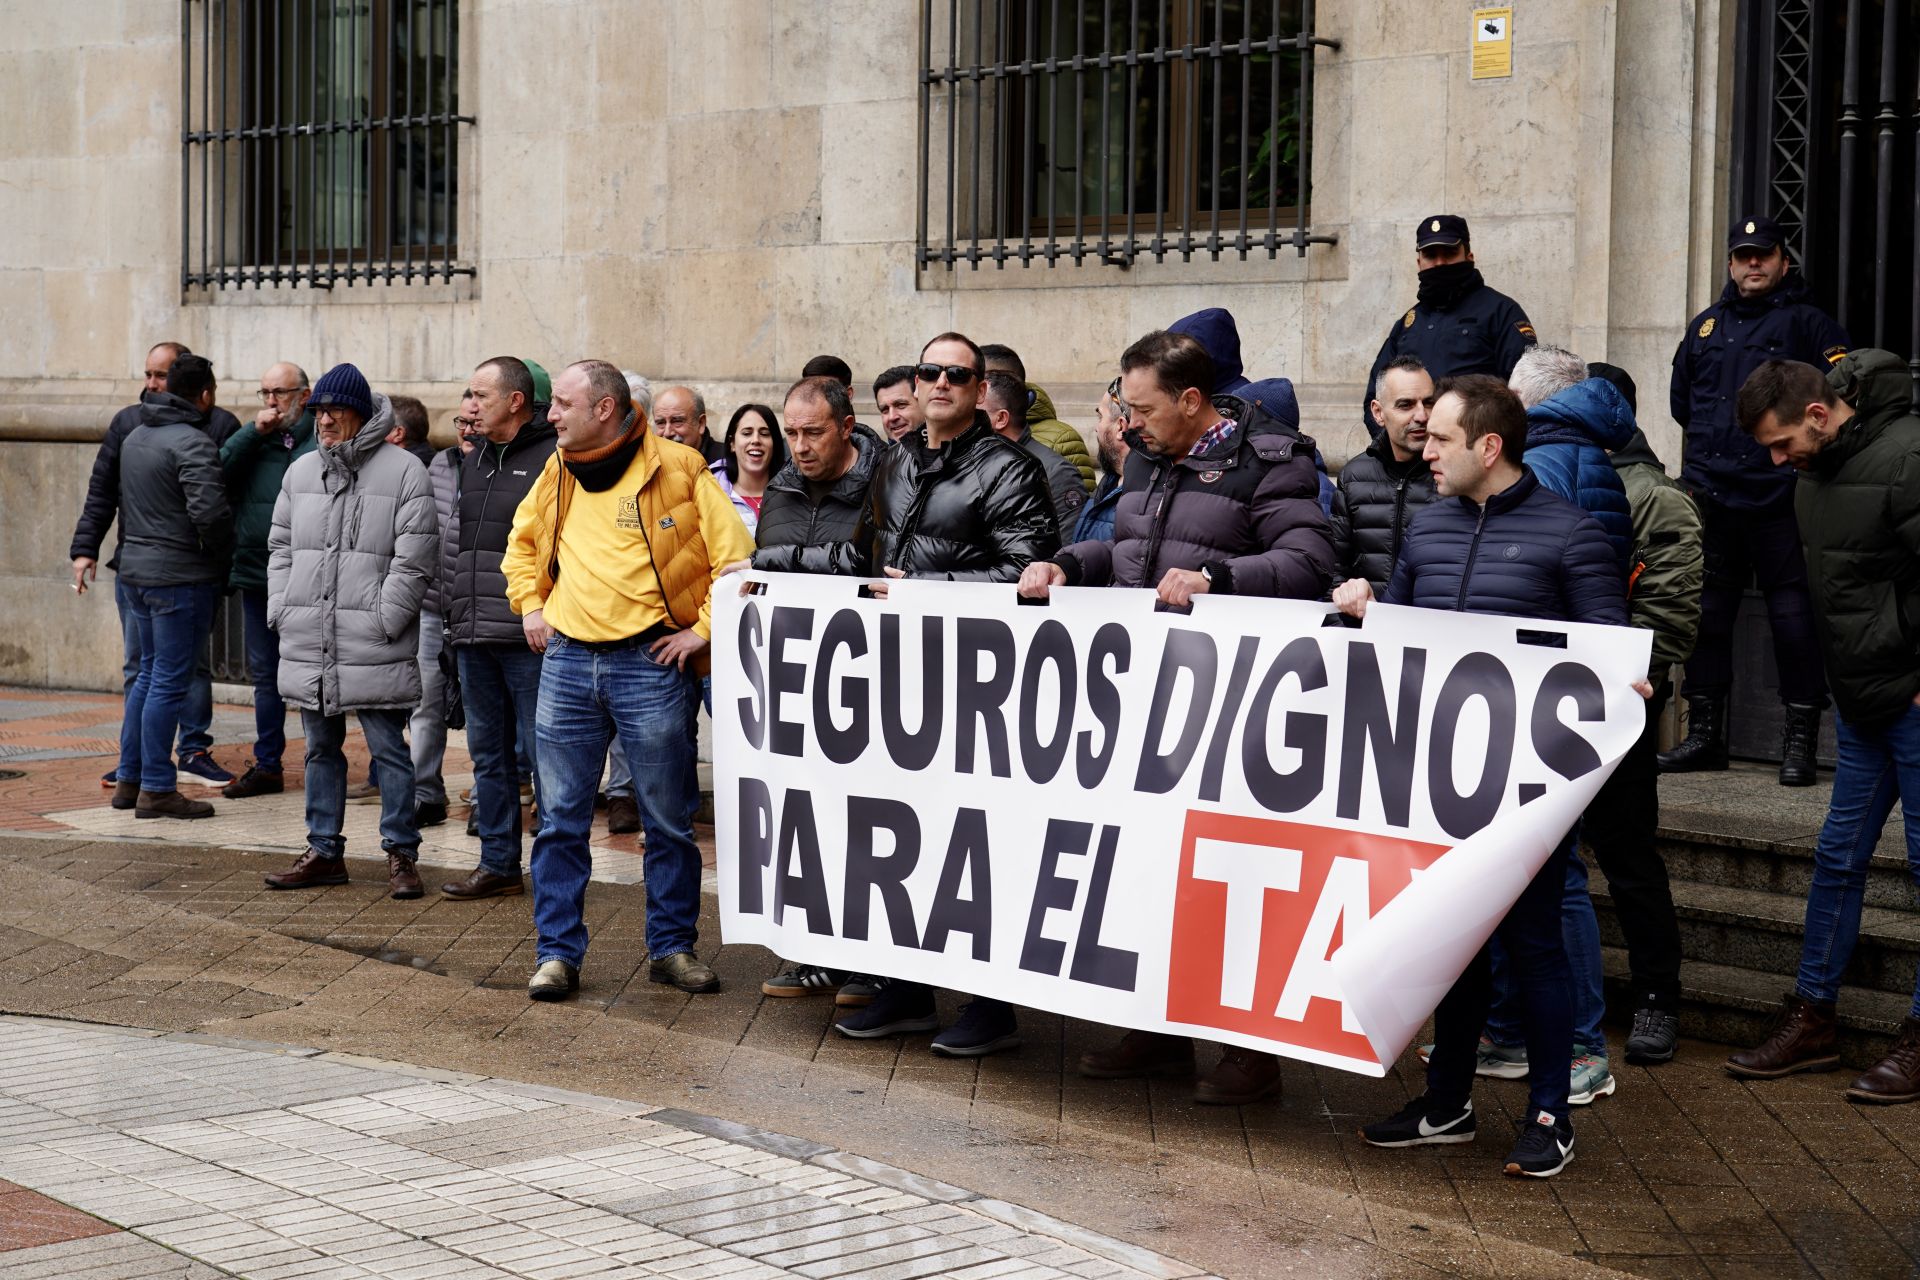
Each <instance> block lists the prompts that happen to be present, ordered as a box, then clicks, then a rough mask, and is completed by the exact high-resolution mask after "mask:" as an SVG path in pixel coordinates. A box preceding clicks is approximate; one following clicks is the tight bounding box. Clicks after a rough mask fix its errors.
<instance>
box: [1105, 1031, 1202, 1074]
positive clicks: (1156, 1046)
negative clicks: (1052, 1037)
mask: <svg viewBox="0 0 1920 1280" xmlns="http://www.w3.org/2000/svg"><path fill="white" fill-rule="evenodd" d="M1080 1074H1081V1075H1083V1076H1087V1077H1089V1078H1091V1079H1094V1080H1132V1079H1134V1078H1135V1077H1137V1076H1190V1075H1192V1074H1193V1041H1191V1040H1189V1039H1187V1037H1185V1036H1170V1035H1166V1034H1164V1033H1162V1032H1159V1031H1129V1032H1127V1034H1126V1035H1124V1036H1121V1037H1120V1043H1119V1044H1116V1045H1115V1046H1113V1048H1111V1049H1089V1050H1087V1052H1085V1053H1083V1054H1081V1055H1080Z"/></svg>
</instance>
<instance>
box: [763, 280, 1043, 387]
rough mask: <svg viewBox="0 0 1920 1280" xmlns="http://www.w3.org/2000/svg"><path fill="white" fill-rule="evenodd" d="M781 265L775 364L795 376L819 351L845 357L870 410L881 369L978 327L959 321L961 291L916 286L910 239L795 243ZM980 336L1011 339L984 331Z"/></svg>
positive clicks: (981, 338)
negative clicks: (950, 334) (939, 336)
mask: <svg viewBox="0 0 1920 1280" xmlns="http://www.w3.org/2000/svg"><path fill="white" fill-rule="evenodd" d="M777 272H778V274H777V276H776V286H775V287H776V289H777V293H776V295H775V296H776V297H777V299H778V306H779V310H778V313H777V317H776V344H775V359H774V361H773V363H772V364H771V365H770V366H769V367H770V368H772V369H773V370H775V371H777V372H778V373H780V374H784V375H786V376H787V377H789V378H793V377H798V376H799V375H800V369H801V366H802V365H804V364H805V363H806V362H807V360H808V358H809V357H811V356H816V355H819V354H821V353H822V352H832V353H834V354H836V355H838V356H841V357H842V358H843V359H845V360H846V361H847V363H848V364H850V365H852V366H853V376H854V392H855V396H854V402H855V404H856V405H859V406H863V408H862V413H863V414H864V413H866V412H869V411H870V409H871V406H872V402H873V397H872V396H871V395H868V394H867V389H868V387H870V386H871V385H872V379H873V377H874V375H875V374H878V373H879V372H880V371H881V370H882V369H886V368H889V367H891V366H893V365H896V364H911V363H912V362H913V361H914V360H916V359H917V358H918V357H919V355H920V347H921V345H922V344H923V343H925V342H926V340H927V339H928V338H931V337H932V336H933V335H934V334H936V333H940V332H942V331H943V330H946V329H950V328H957V329H959V330H960V331H961V332H963V333H966V332H970V331H969V330H968V329H967V327H966V325H965V324H963V323H958V322H957V320H958V316H959V314H960V306H959V303H958V301H957V300H956V298H955V296H954V295H951V294H946V293H934V292H917V291H916V290H915V289H914V270H913V252H912V250H911V248H909V247H908V246H906V245H820V246H816V247H813V248H809V249H802V250H788V251H786V252H784V253H782V254H780V255H778V266H777ZM976 327H979V326H978V325H976ZM975 340H976V341H980V342H994V341H1007V339H1005V338H1001V337H994V336H989V335H985V334H984V333H983V335H982V336H977V337H976V339H975ZM1010 345H1013V346H1015V347H1018V345H1019V344H1018V343H1017V342H1013V343H1010ZM1022 354H1025V353H1024V352H1023V353H1022ZM863 383H864V384H865V385H862V384H863Z"/></svg>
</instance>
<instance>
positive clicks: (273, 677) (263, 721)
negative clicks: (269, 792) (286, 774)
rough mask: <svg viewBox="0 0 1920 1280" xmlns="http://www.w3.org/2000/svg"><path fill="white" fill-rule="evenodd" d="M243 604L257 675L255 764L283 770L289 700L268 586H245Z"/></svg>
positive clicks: (252, 668)
mask: <svg viewBox="0 0 1920 1280" xmlns="http://www.w3.org/2000/svg"><path fill="white" fill-rule="evenodd" d="M240 607H241V608H242V609H243V610H245V611H246V622H247V670H248V671H249V672H251V673H252V675H253V767H254V768H256V769H263V770H265V771H266V772H268V773H279V772H280V771H281V765H280V757H281V756H283V755H285V754H286V751H287V704H286V702H285V700H284V699H282V698H281V697H280V633H279V632H277V631H275V630H274V629H273V628H272V627H270V626H268V625H267V593H266V589H265V588H259V589H256V588H253V587H244V588H242V589H241V591H240Z"/></svg>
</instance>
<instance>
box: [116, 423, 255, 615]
mask: <svg viewBox="0 0 1920 1280" xmlns="http://www.w3.org/2000/svg"><path fill="white" fill-rule="evenodd" d="M204 421H205V420H204V418H203V416H202V414H201V413H200V411H199V410H198V409H196V408H194V406H193V405H191V404H190V403H188V402H187V401H185V400H182V399H181V398H180V397H179V396H176V395H169V394H167V393H165V392H162V393H160V394H158V395H155V396H153V397H152V398H151V399H149V400H147V401H145V402H144V403H142V404H141V406H140V425H139V426H137V427H135V428H134V429H133V431H132V432H131V433H129V434H128V436H127V438H126V443H125V444H123V445H122V446H121V448H120V492H119V502H120V539H121V546H120V576H121V577H122V578H124V579H125V580H126V581H127V583H128V585H130V586H138V587H178V586H193V585H199V584H202V583H218V582H224V581H226V577H227V559H228V557H229V556H230V555H232V553H233V509H232V508H231V507H229V506H228V505H227V484H226V480H225V478H224V477H223V476H222V474H221V471H220V453H219V450H217V449H215V448H214V445H213V440H212V438H211V437H209V436H208V435H207V432H206V427H205V425H204Z"/></svg>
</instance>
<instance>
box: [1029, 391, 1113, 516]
mask: <svg viewBox="0 0 1920 1280" xmlns="http://www.w3.org/2000/svg"><path fill="white" fill-rule="evenodd" d="M1027 390H1028V391H1031V392H1032V393H1033V403H1032V404H1031V405H1029V406H1027V427H1028V429H1029V430H1031V431H1032V432H1033V438H1034V439H1035V440H1038V441H1039V442H1040V443H1041V444H1043V445H1045V446H1047V448H1049V449H1051V450H1053V451H1054V452H1055V453H1057V454H1059V455H1060V456H1061V457H1063V458H1065V459H1066V460H1067V461H1068V462H1071V463H1072V464H1073V465H1074V467H1075V468H1076V469H1078V471H1079V472H1080V486H1081V487H1082V488H1083V489H1085V490H1086V491H1087V492H1088V493H1092V492H1093V482H1094V480H1095V479H1096V478H1097V473H1096V472H1095V470H1094V467H1093V455H1092V454H1091V453H1088V452H1087V442H1086V441H1085V440H1082V439H1081V438H1080V433H1079V432H1078V431H1076V430H1074V429H1073V428H1072V427H1070V426H1068V425H1067V424H1066V423H1064V422H1062V421H1060V416H1059V414H1058V413H1057V412H1056V411H1055V409H1054V407H1053V397H1051V396H1049V395H1048V394H1047V393H1046V392H1045V391H1042V390H1041V389H1040V388H1039V387H1037V386H1035V385H1034V384H1033V383H1031V382H1029V383H1028V384H1027Z"/></svg>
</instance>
